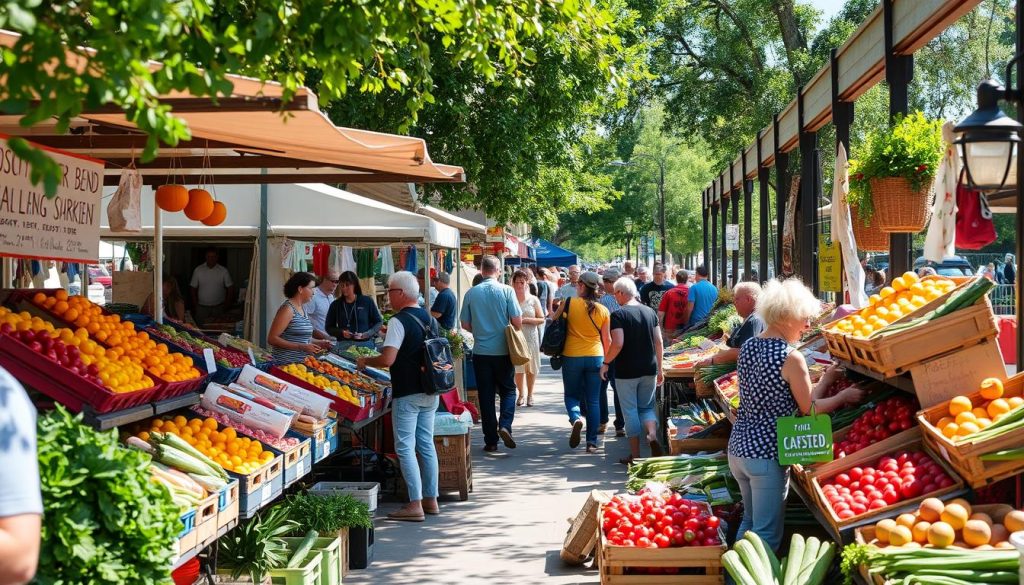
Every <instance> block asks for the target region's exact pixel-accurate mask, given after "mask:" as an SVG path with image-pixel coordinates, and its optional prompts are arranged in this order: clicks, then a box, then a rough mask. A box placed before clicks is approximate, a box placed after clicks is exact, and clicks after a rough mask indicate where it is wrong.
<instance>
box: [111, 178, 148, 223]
mask: <svg viewBox="0 0 1024 585" xmlns="http://www.w3.org/2000/svg"><path fill="white" fill-rule="evenodd" d="M141 193H142V177H141V176H139V170H138V169H136V168H135V165H128V166H127V167H125V168H123V169H121V178H120V179H119V180H118V182H117V191H114V195H113V197H112V198H111V199H110V203H109V204H108V205H107V222H108V223H109V224H110V231H112V232H140V231H142V212H141V208H142V201H141V199H140V197H141Z"/></svg>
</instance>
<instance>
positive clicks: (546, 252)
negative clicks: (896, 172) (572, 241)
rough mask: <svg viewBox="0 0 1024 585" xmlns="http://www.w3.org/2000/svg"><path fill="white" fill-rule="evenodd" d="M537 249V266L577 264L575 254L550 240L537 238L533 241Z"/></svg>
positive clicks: (577, 259) (577, 260)
mask: <svg viewBox="0 0 1024 585" xmlns="http://www.w3.org/2000/svg"><path fill="white" fill-rule="evenodd" d="M533 245H534V247H535V248H536V249H537V264H538V265H539V266H569V265H572V264H579V258H577V257H576V254H575V253H573V252H570V251H569V250H566V249H565V248H561V247H559V246H556V245H554V244H552V243H551V242H549V241H547V240H545V239H541V238H537V239H536V240H535V241H534V242H533Z"/></svg>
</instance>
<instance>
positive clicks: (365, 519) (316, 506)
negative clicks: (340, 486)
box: [282, 494, 373, 536]
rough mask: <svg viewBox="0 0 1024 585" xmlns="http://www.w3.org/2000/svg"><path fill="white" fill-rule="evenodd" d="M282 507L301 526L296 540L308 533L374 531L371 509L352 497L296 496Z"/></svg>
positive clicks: (340, 495) (290, 497)
mask: <svg viewBox="0 0 1024 585" xmlns="http://www.w3.org/2000/svg"><path fill="white" fill-rule="evenodd" d="M282 506H284V507H285V508H286V509H287V510H288V517H289V518H291V519H292V520H294V521H295V522H296V523H297V524H298V527H297V528H296V529H295V530H294V532H293V535H294V536H299V535H303V534H305V533H306V531H307V530H316V531H317V532H319V533H320V534H333V533H335V532H337V531H339V530H341V529H342V528H372V527H373V520H372V519H371V518H370V509H369V508H368V507H367V506H366V504H364V503H363V502H360V501H359V500H357V499H355V498H353V497H352V496H349V495H342V494H331V495H323V496H316V495H311V494H297V495H293V496H288V498H287V499H286V500H285V501H284V503H283V504H282Z"/></svg>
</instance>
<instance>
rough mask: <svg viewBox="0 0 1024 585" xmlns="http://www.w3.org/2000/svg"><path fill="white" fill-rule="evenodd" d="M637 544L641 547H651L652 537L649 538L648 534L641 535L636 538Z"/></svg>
mask: <svg viewBox="0 0 1024 585" xmlns="http://www.w3.org/2000/svg"><path fill="white" fill-rule="evenodd" d="M636 545H637V546H638V547H640V548H650V547H651V539H649V538H647V537H646V536H641V537H640V538H638V539H637V540H636Z"/></svg>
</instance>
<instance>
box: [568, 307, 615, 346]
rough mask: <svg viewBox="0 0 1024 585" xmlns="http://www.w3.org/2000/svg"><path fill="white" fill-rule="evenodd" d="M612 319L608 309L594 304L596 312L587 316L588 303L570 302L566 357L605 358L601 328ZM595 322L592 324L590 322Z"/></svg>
mask: <svg viewBox="0 0 1024 585" xmlns="http://www.w3.org/2000/svg"><path fill="white" fill-rule="evenodd" d="M609 318H610V314H609V313H608V308H607V307H605V306H604V305H602V304H601V303H598V302H595V303H594V312H593V313H590V315H589V316H588V315H587V302H586V301H584V300H583V299H579V298H575V299H572V300H571V301H569V335H567V336H566V338H565V349H564V350H563V351H562V355H563V356H565V357H603V356H604V346H603V345H601V327H602V326H604V324H605V322H607V321H608V319H609ZM591 319H593V320H594V322H593V323H591V322H590V320H591Z"/></svg>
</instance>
